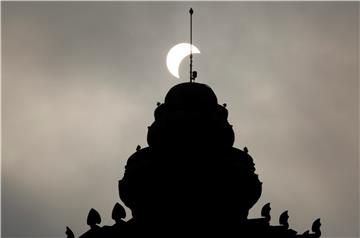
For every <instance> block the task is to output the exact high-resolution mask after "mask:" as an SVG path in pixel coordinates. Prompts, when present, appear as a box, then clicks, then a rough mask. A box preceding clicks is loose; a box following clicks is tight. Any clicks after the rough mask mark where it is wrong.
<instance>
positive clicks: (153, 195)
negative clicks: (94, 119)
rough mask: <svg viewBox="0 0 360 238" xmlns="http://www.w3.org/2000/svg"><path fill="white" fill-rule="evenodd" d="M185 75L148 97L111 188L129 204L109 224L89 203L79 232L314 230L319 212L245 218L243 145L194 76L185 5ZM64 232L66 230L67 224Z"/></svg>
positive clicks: (250, 197)
mask: <svg viewBox="0 0 360 238" xmlns="http://www.w3.org/2000/svg"><path fill="white" fill-rule="evenodd" d="M189 13H190V57H189V58H190V82H187V83H181V84H178V85H175V86H174V87H173V88H171V89H170V90H169V92H168V93H167V95H166V97H165V102H164V103H160V102H157V103H156V106H157V107H156V109H155V113H154V117H155V121H154V122H153V123H152V125H151V126H149V128H148V129H149V130H148V134H147V142H148V145H149V146H148V147H146V148H141V146H140V145H138V146H137V147H136V152H135V153H134V154H133V155H131V156H130V158H129V159H128V161H127V164H126V168H125V174H124V177H123V179H122V180H120V181H119V194H120V198H121V200H122V201H123V202H124V204H125V205H126V206H127V207H129V208H130V209H131V212H132V219H130V220H129V221H127V222H125V221H123V220H122V219H124V218H125V210H124V208H123V207H122V206H121V205H120V204H118V203H117V204H116V205H115V207H114V209H113V213H112V218H113V219H114V220H115V224H114V225H113V226H104V227H102V228H100V227H99V226H98V225H97V224H99V223H100V222H101V218H100V215H99V213H98V212H97V211H96V210H94V209H91V210H90V212H89V215H88V222H87V224H88V225H89V226H90V230H89V231H87V232H86V233H85V234H83V235H82V236H80V237H83V238H90V237H135V238H138V237H160V238H165V237H166V238H169V237H170V238H171V237H222V238H229V237H254V238H255V237H256V238H257V237H277V238H282V237H284V238H291V237H314V238H315V237H320V235H321V232H320V225H321V224H320V219H318V220H316V221H315V222H314V223H313V226H312V233H310V232H309V231H306V232H305V233H304V234H302V235H297V232H296V231H294V230H292V229H290V228H289V223H288V218H289V216H288V212H287V211H285V212H283V213H282V214H281V216H280V218H279V223H280V224H279V225H278V226H272V225H270V220H271V216H270V210H271V208H270V203H267V204H265V205H264V207H263V209H262V211H261V216H262V218H258V219H248V218H247V217H248V213H249V210H250V209H251V207H252V206H253V205H254V204H255V203H256V202H257V201H258V199H259V198H260V195H261V189H262V183H261V182H260V180H259V178H258V175H257V174H256V173H255V164H254V162H253V158H252V157H251V156H250V155H249V150H248V148H247V147H244V150H240V149H237V148H234V147H233V144H234V140H235V135H234V131H233V128H232V125H230V124H229V122H228V120H227V118H228V110H227V109H226V106H227V105H226V103H224V104H223V105H222V106H221V105H219V104H218V101H217V97H216V95H215V93H214V92H213V90H212V89H211V88H210V87H209V86H207V85H205V84H201V83H195V82H194V81H195V79H196V77H197V72H196V71H193V55H192V15H193V13H194V11H193V9H190V11H189ZM66 234H67V237H68V238H72V237H74V234H73V233H72V231H71V230H70V229H69V228H67V230H66Z"/></svg>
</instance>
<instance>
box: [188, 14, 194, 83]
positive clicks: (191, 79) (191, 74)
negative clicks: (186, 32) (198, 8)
mask: <svg viewBox="0 0 360 238" xmlns="http://www.w3.org/2000/svg"><path fill="white" fill-rule="evenodd" d="M189 13H190V83H191V82H192V81H193V80H194V78H193V73H192V63H193V54H192V15H193V13H194V11H193V9H192V8H190V11H189Z"/></svg>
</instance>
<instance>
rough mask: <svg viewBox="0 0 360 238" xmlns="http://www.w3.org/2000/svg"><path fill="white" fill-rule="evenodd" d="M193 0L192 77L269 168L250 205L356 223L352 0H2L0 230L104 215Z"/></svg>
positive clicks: (336, 227) (6, 232) (53, 232)
mask: <svg viewBox="0 0 360 238" xmlns="http://www.w3.org/2000/svg"><path fill="white" fill-rule="evenodd" d="M190 6H191V7H193V8H194V10H195V15H194V44H195V45H196V46H198V47H199V49H200V51H201V54H200V55H196V56H195V68H196V70H197V71H198V72H199V78H198V81H200V82H203V83H207V84H209V85H210V86H211V87H212V88H213V89H214V91H215V92H216V93H217V95H218V99H219V102H220V103H222V102H226V103H227V104H228V108H229V121H230V122H231V123H232V124H233V125H234V129H235V133H236V142H235V145H236V146H237V147H240V148H242V147H243V146H245V145H246V146H247V147H248V148H249V149H250V152H251V154H252V156H253V157H254V160H255V163H256V168H257V172H258V173H259V175H260V178H261V180H262V181H263V182H264V186H263V195H262V197H261V199H260V201H259V202H258V203H257V205H256V206H255V207H254V208H253V210H252V211H251V216H259V211H260V209H261V206H262V205H263V204H265V203H266V202H268V201H271V203H272V208H273V209H272V216H273V221H274V222H275V221H276V220H277V217H278V215H279V214H280V213H281V212H282V211H283V210H289V214H290V223H291V226H292V227H294V228H295V229H297V230H299V231H300V232H302V231H305V230H306V229H309V228H310V226H311V223H312V221H313V220H314V219H316V218H317V217H321V218H322V224H323V231H324V232H323V233H324V236H335V237H336V236H337V237H344V236H354V237H355V236H358V235H359V233H358V224H359V217H358V211H359V206H358V198H359V197H358V192H359V191H358V186H359V184H358V180H359V178H358V65H359V61H358V52H359V47H358V42H359V38H358V33H359V25H358V13H359V3H358V2H321V3H320V2H317V3H314V2H296V3H292V2H277V3H275V2H272V3H264V2H251V3H250V2H228V3H221V2H207V3H205V2H204V3H200V2H194V3H187V2H172V3H170V2H160V3H144V2H142V3H140V2H107V3H101V2H37V3H35V2H3V3H2V44H3V45H2V56H3V60H2V61H3V66H2V71H3V73H2V123H3V124H2V136H3V137H2V149H3V152H2V219H1V220H2V233H3V236H4V237H13V236H35V237H38V236H53V237H55V236H64V230H65V226H66V225H70V226H71V227H72V229H73V230H74V231H75V233H76V234H80V233H82V232H83V231H85V230H86V229H87V227H86V224H85V222H86V215H87V212H88V210H89V209H90V208H91V207H94V208H96V209H97V210H99V211H100V212H101V214H102V217H103V221H104V223H108V224H109V223H111V219H110V212H111V209H112V206H113V205H114V203H115V202H117V201H118V200H119V197H118V192H117V181H118V180H119V179H120V178H121V177H122V174H123V171H124V166H125V163H126V160H127V158H128V157H129V156H130V155H131V154H132V153H133V152H134V151H135V148H136V145H137V144H141V145H143V146H145V145H146V133H147V126H148V125H150V124H151V123H152V121H153V110H154V108H155V104H156V102H157V101H162V100H163V98H164V96H165V93H166V92H167V90H168V89H169V88H170V87H171V86H173V85H174V84H176V83H178V82H180V81H176V80H174V79H173V78H172V76H171V75H170V74H169V73H168V72H167V69H166V66H165V58H166V53H167V51H168V50H169V49H170V47H171V46H172V45H174V44H176V43H179V42H186V41H188V13H187V11H188V9H189V7H190ZM180 76H181V77H182V78H183V79H182V80H183V81H184V80H187V79H186V78H187V76H188V66H187V62H185V61H184V62H183V63H182V65H181V68H180ZM95 188H96V190H95Z"/></svg>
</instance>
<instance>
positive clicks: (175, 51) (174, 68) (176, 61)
mask: <svg viewBox="0 0 360 238" xmlns="http://www.w3.org/2000/svg"><path fill="white" fill-rule="evenodd" d="M190 46H191V45H190V44H188V43H180V44H177V45H175V46H173V47H172V48H171V49H170V50H169V53H168V54H167V57H166V65H167V68H168V70H169V72H170V73H171V74H172V75H173V76H174V77H176V78H180V76H179V67H180V64H181V61H182V60H183V59H184V58H185V57H186V56H188V55H190ZM192 53H193V54H200V51H199V49H198V48H197V47H196V46H194V45H192Z"/></svg>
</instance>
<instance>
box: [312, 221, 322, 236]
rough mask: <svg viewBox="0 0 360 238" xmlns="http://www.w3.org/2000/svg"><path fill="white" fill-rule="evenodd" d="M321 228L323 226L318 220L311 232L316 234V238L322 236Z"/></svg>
mask: <svg viewBox="0 0 360 238" xmlns="http://www.w3.org/2000/svg"><path fill="white" fill-rule="evenodd" d="M320 226H321V223H320V218H318V219H316V220H315V221H314V222H313V224H312V227H311V230H312V231H313V232H314V233H315V234H314V237H320V236H321V230H320Z"/></svg>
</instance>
